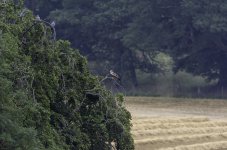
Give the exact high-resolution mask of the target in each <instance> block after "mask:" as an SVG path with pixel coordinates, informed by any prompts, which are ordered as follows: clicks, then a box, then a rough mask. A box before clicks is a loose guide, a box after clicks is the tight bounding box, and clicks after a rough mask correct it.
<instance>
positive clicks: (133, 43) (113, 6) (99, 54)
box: [26, 0, 227, 88]
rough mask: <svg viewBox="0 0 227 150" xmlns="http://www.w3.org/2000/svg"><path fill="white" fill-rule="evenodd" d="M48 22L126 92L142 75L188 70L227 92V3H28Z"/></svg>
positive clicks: (58, 0) (218, 0) (103, 0)
mask: <svg viewBox="0 0 227 150" xmlns="http://www.w3.org/2000/svg"><path fill="white" fill-rule="evenodd" d="M26 4H27V6H28V7H29V8H31V9H32V10H33V11H34V13H35V14H39V15H40V16H41V18H42V19H46V18H47V19H49V20H55V21H56V22H57V31H58V32H57V36H58V37H61V38H63V39H68V40H70V41H71V42H72V45H73V47H76V48H79V49H80V51H81V53H82V54H83V55H85V56H86V57H88V59H89V60H90V61H92V62H93V64H91V66H92V69H93V70H94V72H96V73H97V74H99V75H105V74H106V72H108V71H109V70H110V69H113V70H115V71H116V72H118V73H119V74H120V75H121V76H122V84H124V85H125V86H126V87H132V88H134V87H137V86H138V83H139V82H138V74H137V71H136V70H140V71H142V72H146V73H152V74H154V73H155V74H156V73H159V74H162V73H166V66H165V65H164V64H165V63H164V64H163V63H162V62H163V61H165V60H162V61H157V57H158V55H159V54H160V53H164V54H165V55H167V56H170V57H171V58H172V60H173V67H172V70H173V71H174V72H178V71H180V70H184V71H186V72H189V73H191V74H193V75H197V76H202V77H204V78H206V80H208V81H212V80H217V82H216V83H217V86H219V87H227V78H226V76H227V52H226V49H227V36H226V33H227V21H226V20H227V15H226V14H227V1H223V0H210V1H207V0H171V1H170V0H140V1H138V0H111V1H106V0H99V1H97V0H55V1H52V0H33V1H29V0H27V3H26Z"/></svg>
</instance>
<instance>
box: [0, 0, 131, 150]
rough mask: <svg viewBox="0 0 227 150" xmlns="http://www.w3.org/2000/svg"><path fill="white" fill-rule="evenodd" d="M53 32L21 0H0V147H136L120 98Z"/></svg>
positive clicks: (120, 96)
mask: <svg viewBox="0 0 227 150" xmlns="http://www.w3.org/2000/svg"><path fill="white" fill-rule="evenodd" d="M54 32H55V31H54V28H53V27H51V26H50V24H49V23H48V22H45V21H39V19H37V18H35V17H34V16H33V15H32V13H31V12H30V11H29V10H27V9H24V8H23V2H22V1H19V2H17V3H16V4H15V2H14V1H7V2H6V3H3V2H2V3H0V149H12V150H13V149H21V150H22V149H23V150H32V149H56V150H57V149H59V150H60V149H61V150H62V149H83V150H86V149H94V150H96V149H110V147H111V143H115V145H116V148H117V149H134V146H133V139H132V137H131V134H130V127H131V124H130V119H131V116H130V113H129V112H128V111H127V110H126V109H125V108H124V106H123V96H122V95H118V96H116V97H113V95H112V94H111V93H110V92H108V91H106V90H105V89H104V88H103V87H102V85H101V84H100V82H99V80H98V78H97V77H95V76H92V75H91V74H90V73H89V71H88V69H87V63H86V59H85V58H84V57H82V56H81V55H80V54H79V52H78V51H77V50H75V49H72V48H70V43H69V42H66V41H62V40H59V41H55V37H54V36H55V33H54Z"/></svg>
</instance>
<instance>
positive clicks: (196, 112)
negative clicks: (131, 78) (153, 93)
mask: <svg viewBox="0 0 227 150" xmlns="http://www.w3.org/2000/svg"><path fill="white" fill-rule="evenodd" d="M126 107H127V109H128V110H129V111H130V112H131V114H132V118H133V119H132V124H133V127H132V135H133V137H134V141H135V148H136V150H227V100H209V99H180V98H179V99H176V98H155V97H127V98H126Z"/></svg>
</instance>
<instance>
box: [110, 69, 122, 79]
mask: <svg viewBox="0 0 227 150" xmlns="http://www.w3.org/2000/svg"><path fill="white" fill-rule="evenodd" d="M110 75H111V77H112V78H113V79H115V80H119V81H121V78H120V76H119V75H118V74H117V73H115V72H114V71H113V70H110Z"/></svg>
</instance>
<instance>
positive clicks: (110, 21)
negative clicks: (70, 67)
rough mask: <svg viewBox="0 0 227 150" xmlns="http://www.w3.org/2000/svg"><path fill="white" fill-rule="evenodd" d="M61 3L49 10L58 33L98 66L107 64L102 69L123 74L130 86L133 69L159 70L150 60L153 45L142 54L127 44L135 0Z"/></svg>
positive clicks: (133, 76)
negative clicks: (58, 7) (54, 20)
mask: <svg viewBox="0 0 227 150" xmlns="http://www.w3.org/2000/svg"><path fill="white" fill-rule="evenodd" d="M62 4H63V9H60V10H56V11H53V12H51V18H55V19H56V20H57V22H58V29H57V30H58V31H59V34H60V37H62V38H64V39H69V40H70V41H72V44H73V47H77V48H79V49H80V50H81V52H82V53H83V54H84V55H86V56H87V57H88V59H89V60H95V61H96V62H97V63H98V64H101V65H99V66H98V67H97V68H108V69H106V70H104V69H99V70H100V71H101V72H105V73H106V72H107V71H109V70H110V69H114V70H115V71H116V72H118V73H119V74H121V75H122V79H123V80H122V81H123V83H124V85H127V82H128V83H129V84H128V86H129V87H131V86H137V78H136V69H141V70H143V71H146V72H160V71H161V70H160V68H159V67H158V65H157V63H156V62H155V61H153V60H154V59H153V58H154V57H155V55H156V53H153V51H154V50H153V49H152V52H149V53H146V54H145V53H143V52H144V51H142V49H139V48H134V49H133V48H132V47H131V46H130V45H128V44H126V43H127V42H126V40H125V39H128V40H129V37H128V34H126V31H127V30H128V25H130V23H131V22H132V20H133V19H134V18H133V17H134V13H135V12H134V8H133V7H134V6H135V5H136V3H135V2H134V1H122V0H114V1H105V0H102V1H94V0H89V1H82V0H76V1H75V0H74V1H72V0H63V1H62ZM132 8H133V9H132ZM142 39H144V37H142V38H141V40H142ZM130 40H131V39H130ZM130 42H131V43H133V42H136V41H135V40H134V41H133V40H131V41H130ZM148 51H149V50H147V51H146V52H148ZM105 73H102V74H105ZM132 83H133V84H132Z"/></svg>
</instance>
